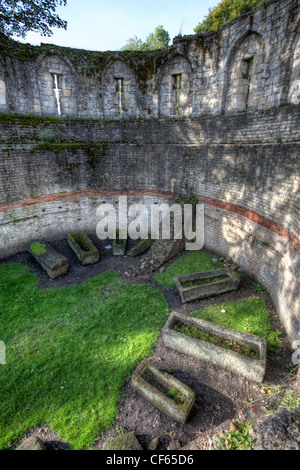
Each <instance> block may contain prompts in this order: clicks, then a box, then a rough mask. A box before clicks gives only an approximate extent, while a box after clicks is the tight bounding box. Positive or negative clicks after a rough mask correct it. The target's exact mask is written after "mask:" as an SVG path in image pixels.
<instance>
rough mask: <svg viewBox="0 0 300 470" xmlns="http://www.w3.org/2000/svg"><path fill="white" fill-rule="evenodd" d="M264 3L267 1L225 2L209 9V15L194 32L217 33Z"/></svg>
mask: <svg viewBox="0 0 300 470" xmlns="http://www.w3.org/2000/svg"><path fill="white" fill-rule="evenodd" d="M264 2H265V0H223V1H222V2H220V3H219V5H217V6H216V7H215V8H210V9H209V14H208V15H207V16H206V17H205V18H204V20H203V21H202V22H201V23H199V24H198V25H197V26H196V27H195V28H194V31H195V33H197V34H201V33H208V32H209V31H217V30H218V29H220V28H221V27H222V26H223V25H224V24H226V23H228V22H229V21H231V20H234V19H235V18H237V17H238V16H240V15H242V14H243V13H247V12H248V11H251V10H252V9H253V8H254V7H255V6H256V5H259V4H260V3H264Z"/></svg>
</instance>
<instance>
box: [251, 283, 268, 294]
mask: <svg viewBox="0 0 300 470" xmlns="http://www.w3.org/2000/svg"><path fill="white" fill-rule="evenodd" d="M252 289H253V290H254V292H256V293H257V294H266V295H269V294H270V292H269V291H268V289H266V288H265V287H264V286H262V285H261V284H259V283H258V282H257V283H255V284H253V286H252Z"/></svg>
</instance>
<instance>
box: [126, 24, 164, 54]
mask: <svg viewBox="0 0 300 470" xmlns="http://www.w3.org/2000/svg"><path fill="white" fill-rule="evenodd" d="M169 42H170V36H169V33H168V31H166V30H165V29H164V27H163V26H161V25H160V26H157V27H156V28H155V31H154V33H150V34H149V36H148V37H147V38H146V40H145V42H143V41H142V40H141V39H139V38H138V37H137V36H134V37H133V38H130V39H129V40H128V41H127V43H126V45H125V46H124V47H122V51H155V50H158V49H164V48H166V47H168V46H169Z"/></svg>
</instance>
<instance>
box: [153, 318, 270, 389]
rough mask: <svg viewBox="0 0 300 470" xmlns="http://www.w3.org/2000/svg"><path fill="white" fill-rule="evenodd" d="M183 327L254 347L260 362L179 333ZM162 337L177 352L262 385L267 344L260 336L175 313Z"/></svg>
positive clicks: (165, 327)
mask: <svg viewBox="0 0 300 470" xmlns="http://www.w3.org/2000/svg"><path fill="white" fill-rule="evenodd" d="M182 324H183V325H188V326H189V327H192V328H196V329H197V330H199V331H201V332H205V333H209V334H210V335H213V336H217V337H219V338H221V339H222V340H230V341H232V342H235V343H238V344H239V345H242V346H245V347H246V348H250V349H251V350H252V351H255V352H256V353H258V356H259V359H252V358H251V357H247V356H244V355H243V354H240V353H238V352H236V351H233V350H231V349H226V348H224V347H221V346H217V345H215V344H212V343H211V342H208V341H203V340H200V339H196V338H192V337H190V336H188V335H186V334H184V333H182V332H179V331H175V329H174V327H175V325H182ZM162 338H163V341H164V343H165V345H166V346H167V347H169V348H171V349H174V350H175V351H179V352H182V353H184V354H187V355H189V356H192V357H194V358H197V359H200V360H203V361H206V362H209V363H211V364H214V365H215V366H220V367H222V368H224V369H227V370H230V371H232V372H234V373H236V374H239V375H242V376H244V377H246V378H247V379H249V380H252V381H253V382H257V383H261V382H262V381H263V379H264V375H265V370H266V362H267V342H266V340H265V339H262V338H259V337H258V336H254V335H250V334H248V333H242V332H240V331H236V330H233V329H231V328H227V327H225V326H221V325H215V324H213V323H210V322H207V321H204V320H201V319H198V318H192V317H187V316H186V315H182V314H180V313H177V312H173V313H172V314H171V316H170V317H169V319H168V321H167V323H166V325H165V326H164V328H163V330H162Z"/></svg>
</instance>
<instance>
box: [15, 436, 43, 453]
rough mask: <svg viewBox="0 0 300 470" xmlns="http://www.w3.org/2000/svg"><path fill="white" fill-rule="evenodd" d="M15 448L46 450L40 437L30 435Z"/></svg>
mask: <svg viewBox="0 0 300 470" xmlns="http://www.w3.org/2000/svg"><path fill="white" fill-rule="evenodd" d="M16 450H46V447H45V444H44V443H43V441H41V439H39V438H38V437H35V436H31V437H29V438H28V439H26V441H24V442H22V444H20V445H19V447H17V448H16Z"/></svg>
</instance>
